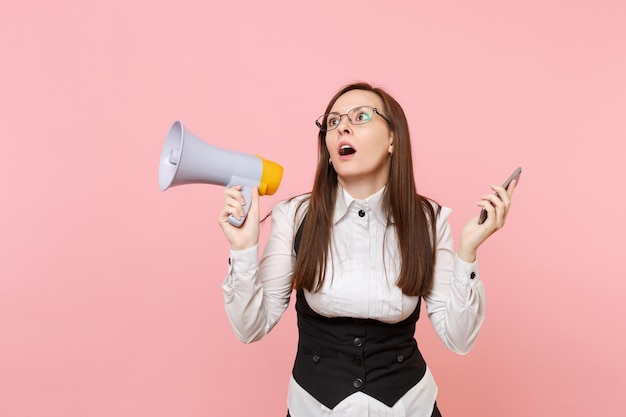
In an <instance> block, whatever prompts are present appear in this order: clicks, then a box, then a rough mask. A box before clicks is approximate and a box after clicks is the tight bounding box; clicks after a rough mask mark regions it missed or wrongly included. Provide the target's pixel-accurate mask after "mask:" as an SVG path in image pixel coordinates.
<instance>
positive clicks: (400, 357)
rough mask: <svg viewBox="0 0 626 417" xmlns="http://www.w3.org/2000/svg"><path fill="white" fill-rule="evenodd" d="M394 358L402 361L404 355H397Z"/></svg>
mask: <svg viewBox="0 0 626 417" xmlns="http://www.w3.org/2000/svg"><path fill="white" fill-rule="evenodd" d="M396 359H397V360H398V362H402V361H403V360H404V356H402V355H398V357H397V358H396Z"/></svg>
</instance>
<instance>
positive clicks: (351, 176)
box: [326, 90, 393, 198]
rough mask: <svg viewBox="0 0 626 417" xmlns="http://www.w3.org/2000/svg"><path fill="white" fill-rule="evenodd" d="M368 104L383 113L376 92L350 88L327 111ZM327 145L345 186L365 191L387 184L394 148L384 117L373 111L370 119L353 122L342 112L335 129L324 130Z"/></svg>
mask: <svg viewBox="0 0 626 417" xmlns="http://www.w3.org/2000/svg"><path fill="white" fill-rule="evenodd" d="M360 106H371V107H374V108H376V109H378V111H380V112H381V113H382V114H383V115H385V117H388V116H387V115H386V114H385V110H384V109H383V102H382V100H381V99H380V97H378V95H377V94H376V93H373V92H371V91H366V90H352V91H348V92H347V93H345V94H343V95H342V96H341V97H339V99H337V101H336V102H335V104H334V105H333V106H332V108H331V109H330V112H336V113H339V114H346V113H348V112H349V111H350V110H352V109H354V108H355V107H360ZM326 148H327V149H328V153H329V154H330V160H331V162H332V164H333V167H334V169H335V172H337V178H338V180H339V183H340V184H341V185H342V186H343V187H344V188H346V189H347V190H348V192H350V193H351V194H353V193H352V191H357V194H359V193H361V192H359V191H358V190H361V191H362V192H364V193H365V194H366V195H363V196H361V197H359V196H357V195H354V194H353V196H354V197H356V198H364V197H367V195H369V194H368V193H374V192H376V191H378V190H380V189H381V188H382V187H383V186H385V185H386V184H387V180H388V178H389V168H390V164H391V157H390V154H391V153H392V152H393V137H392V132H391V130H390V129H389V126H388V125H387V122H386V121H385V119H383V118H382V117H380V115H378V114H376V113H375V112H374V113H373V114H372V119H371V121H370V122H368V123H366V124H362V125H353V124H352V123H350V121H349V120H348V117H347V116H343V117H342V118H341V121H340V122H339V126H338V127H337V129H335V130H331V131H330V132H327V133H326Z"/></svg>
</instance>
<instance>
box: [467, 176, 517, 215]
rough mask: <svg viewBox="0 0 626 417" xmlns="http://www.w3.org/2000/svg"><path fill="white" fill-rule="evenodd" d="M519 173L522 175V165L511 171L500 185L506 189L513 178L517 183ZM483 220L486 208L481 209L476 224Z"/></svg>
mask: <svg viewBox="0 0 626 417" xmlns="http://www.w3.org/2000/svg"><path fill="white" fill-rule="evenodd" d="M521 175H522V167H519V168H517V169H516V170H515V171H513V173H512V174H511V176H510V177H509V178H507V179H506V181H504V184H502V187H503V188H504V189H505V190H506V189H507V188H509V185H511V181H513V180H515V185H516V186H517V184H519V177H520V176H521ZM485 220H487V210H485V209H481V210H480V217H478V224H483V223H484V222H485Z"/></svg>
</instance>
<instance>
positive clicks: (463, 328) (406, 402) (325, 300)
mask: <svg viewBox="0 0 626 417" xmlns="http://www.w3.org/2000/svg"><path fill="white" fill-rule="evenodd" d="M382 193H383V190H381V191H379V192H377V193H376V194H374V195H372V196H371V197H369V198H367V199H365V200H355V199H353V198H352V197H351V196H350V194H348V192H346V191H345V190H344V189H343V188H342V187H341V186H339V191H338V195H337V202H336V205H335V212H334V219H333V220H334V225H333V232H332V243H331V245H332V247H331V248H332V250H331V254H332V255H331V256H330V257H329V260H328V266H327V277H326V279H325V280H324V285H323V287H322V289H321V290H320V291H319V292H316V293H310V292H308V291H305V296H306V299H307V302H308V303H309V305H310V306H311V308H312V309H313V310H315V311H316V312H317V313H318V314H322V315H324V316H328V317H342V316H343V317H345V316H348V317H355V318H370V319H375V320H380V321H383V322H388V323H397V322H399V321H402V320H403V319H405V318H407V317H408V316H409V315H410V314H411V313H412V312H413V311H414V310H415V307H416V306H417V302H418V297H413V296H407V295H404V294H402V291H401V290H400V288H398V287H397V285H396V284H395V283H396V281H397V277H398V273H399V259H398V257H397V253H398V250H397V247H398V245H397V241H396V236H395V230H394V228H393V227H387V223H386V221H385V215H384V213H383V211H382V207H381V196H382ZM302 198H304V197H298V198H295V199H293V200H291V201H286V202H281V203H279V204H277V205H276V206H275V207H274V209H273V211H272V229H271V233H270V236H269V237H268V241H267V244H266V247H265V250H264V251H263V256H262V258H261V261H260V263H259V260H258V246H255V247H252V248H249V249H245V250H241V251H234V250H231V252H230V267H229V271H228V276H227V277H226V280H225V281H224V283H223V284H222V290H223V293H224V300H225V305H226V312H227V315H228V318H229V321H230V323H231V326H232V327H233V330H234V331H235V334H236V335H237V337H238V338H239V339H240V340H241V341H243V342H245V343H250V342H253V341H257V340H260V339H262V338H263V337H264V336H265V335H267V333H269V331H270V330H271V329H272V328H273V327H274V326H275V325H276V323H277V322H278V320H279V319H280V317H281V315H282V314H283V312H284V311H285V309H286V308H287V306H288V305H289V300H290V297H291V294H292V289H291V274H292V271H293V266H294V264H295V259H296V258H295V256H296V255H295V252H294V250H293V242H294V236H295V233H296V231H297V229H298V226H299V225H300V222H301V221H302V215H303V214H304V211H306V210H301V212H300V213H298V215H297V216H296V207H297V205H298V203H299V202H300V201H301V199H302ZM359 212H361V213H359ZM450 212H451V210H450V209H448V208H446V207H443V208H442V209H441V212H440V214H439V216H438V218H437V228H436V229H437V252H436V262H435V272H434V283H433V288H432V290H431V291H430V293H429V294H428V295H427V296H426V297H424V301H425V303H426V308H427V311H428V317H429V318H430V320H431V322H432V324H433V327H434V329H435V331H436V333H437V335H438V336H439V338H440V339H441V341H442V342H443V343H444V345H446V346H447V347H448V348H449V349H450V350H452V351H454V352H457V353H460V354H464V353H467V352H469V350H470V349H471V348H472V346H473V345H474V343H475V341H476V337H477V335H478V331H479V329H480V326H481V324H482V322H483V320H484V317H485V294H484V289H483V285H482V282H481V281H480V278H479V274H478V263H477V262H474V263H467V262H464V261H463V260H461V259H460V258H459V257H458V256H456V254H455V251H454V249H453V241H452V233H451V230H450V224H449V222H448V220H447V218H448V216H449V214H450ZM363 214H364V215H363ZM361 215H363V216H361ZM423 238H428V237H423ZM436 396H437V385H436V384H435V381H434V379H433V377H432V374H431V373H430V370H427V371H426V374H425V375H424V377H423V378H422V380H421V381H420V382H419V383H418V384H417V385H415V386H414V387H413V388H412V389H411V390H409V391H408V392H407V393H406V394H405V395H404V396H403V397H402V398H401V399H400V400H399V401H398V402H397V403H396V404H395V405H394V406H393V407H391V408H390V407H388V406H386V405H385V404H383V403H381V402H379V401H378V400H376V399H374V398H371V397H369V396H367V395H366V394H363V393H362V392H357V393H355V394H352V395H350V396H349V397H347V398H345V399H344V400H343V401H341V402H340V403H339V404H338V405H337V406H336V407H335V408H334V409H332V410H329V409H328V408H326V407H325V406H323V405H321V404H320V403H319V402H318V401H317V400H316V399H315V398H313V397H312V396H311V395H310V394H308V393H307V392H306V391H305V390H304V389H303V388H302V387H300V386H299V385H298V383H297V382H296V381H295V380H294V379H293V377H292V378H291V379H290V383H289V393H288V407H289V410H290V413H291V415H292V417H318V416H329V417H330V416H332V417H342V416H355V415H358V416H371V417H377V416H380V417H382V416H385V417H401V416H415V417H421V416H424V417H430V415H431V413H432V408H433V404H434V402H435V398H436Z"/></svg>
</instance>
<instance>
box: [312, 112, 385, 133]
mask: <svg viewBox="0 0 626 417" xmlns="http://www.w3.org/2000/svg"><path fill="white" fill-rule="evenodd" d="M363 107H365V108H368V109H372V113H376V114H377V115H379V116H380V117H382V118H383V120H384V121H385V122H387V125H388V126H389V127H391V121H390V120H389V119H387V118H386V117H385V115H384V114H382V113H381V112H380V111H379V110H378V109H377V108H376V107H372V106H357V107H355V108H353V109H350V110H348V113H344V114H340V113H338V112H330V113H324V114H322V115H321V116H320V117H318V118H317V120H315V125H316V126H317V127H318V128H319V129H320V130H321V131H322V132H332V131H333V130H336V129H337V128H338V127H339V123H338V124H337V125H336V126H335V127H333V128H332V129H326V128H325V127H324V126H322V123H320V120H324V119H327V118H328V116H330V115H331V114H334V115H337V116H339V121H341V118H342V117H343V116H346V118H347V119H348V121H349V122H350V124H352V125H355V126H359V125H366V124H368V123H369V122H371V121H372V119H369V120H368V121H366V122H363V123H355V122H354V121H353V120H352V119H351V118H350V116H348V114H350V113H352V111H354V110H356V109H360V108H363Z"/></svg>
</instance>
